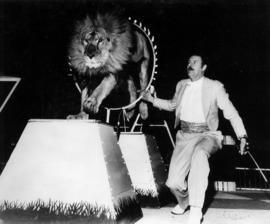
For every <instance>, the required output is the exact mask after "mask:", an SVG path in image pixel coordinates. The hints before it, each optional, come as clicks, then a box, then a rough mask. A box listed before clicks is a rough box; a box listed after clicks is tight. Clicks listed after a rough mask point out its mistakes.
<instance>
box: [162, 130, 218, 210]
mask: <svg viewBox="0 0 270 224" xmlns="http://www.w3.org/2000/svg"><path fill="white" fill-rule="evenodd" d="M219 148H221V132H205V133H183V132H182V131H181V130H180V131H178V132H177V135H176V146H175V149H174V152H173V155H172V158H171V162H170V167H169V174H168V179H167V182H166V185H167V186H168V187H169V188H170V189H171V191H172V193H173V194H174V195H175V197H176V199H177V201H178V203H179V205H180V207H181V208H183V209H185V208H186V207H187V206H188V205H190V206H195V207H200V208H202V207H203V204H204V199H205V192H206V189H207V186H208V175H209V172H210V168H209V162H208V158H209V157H210V156H211V155H212V154H213V153H215V152H216V151H217V150H218V149H219Z"/></svg>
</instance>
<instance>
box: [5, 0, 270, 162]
mask: <svg viewBox="0 0 270 224" xmlns="http://www.w3.org/2000/svg"><path fill="white" fill-rule="evenodd" d="M99 2H102V1H99ZM103 2H104V4H106V3H108V2H109V3H110V4H113V5H119V6H121V7H123V8H124V9H125V13H126V15H127V17H129V16H130V17H132V18H136V19H138V20H140V21H141V22H142V23H143V24H144V25H145V26H146V27H148V28H149V29H150V30H151V33H152V34H153V35H154V36H155V43H156V45H157V47H158V50H157V51H158V65H159V67H158V73H157V75H156V81H155V83H154V85H155V87H156V90H157V92H158V97H161V98H170V97H172V95H173V93H174V90H175V85H176V82H177V81H178V80H179V79H182V78H185V77H186V72H185V68H186V63H187V59H188V57H189V56H190V55H191V54H192V53H193V52H194V51H195V52H197V51H199V52H203V54H204V55H205V56H207V64H208V69H207V76H208V77H210V78H213V79H218V80H220V81H221V82H223V83H224V85H225V87H226V89H227V91H228V92H229V94H230V98H231V100H232V101H233V103H234V105H235V106H236V108H237V109H238V111H239V113H240V115H241V117H242V118H243V120H244V123H245V126H246V129H247V132H248V135H249V138H250V141H251V143H252V148H253V149H254V151H256V152H255V154H257V156H258V157H259V159H260V163H261V164H262V166H264V167H270V161H269V156H270V135H269V126H270V114H269V112H270V110H269V108H270V91H269V88H270V78H269V76H270V63H269V58H270V39H269V34H270V2H269V1H267V0H265V1H263V0H258V1H255V0H253V1H252V0H242V1H240V0H236V1H231V2H229V1H225V0H221V1H218V0H212V1H211V0H178V1H176V0H166V1H165V0H156V1H154V0H135V1H131V0H129V1H124V0H123V1H109V0H107V1H103ZM268 2H269V3H268ZM95 5H96V2H95V1H82V0H81V1H75V0H74V1H60V0H59V1H41V0H39V1H37V0H36V1H0V74H1V75H6V76H17V77H21V78H22V81H21V83H20V84H19V86H18V88H17V89H16V90H15V92H14V94H13V95H12V97H11V99H10V101H9V102H8V104H7V105H6V107H5V109H4V110H3V111H2V113H1V114H0V156H1V158H0V161H2V162H5V161H7V159H8V158H9V155H10V153H11V152H12V150H13V148H14V146H15V144H16V142H17V141H18V139H19V137H20V135H21V132H22V131H23V129H24V127H25V125H26V123H27V121H28V120H29V119H32V118H41V119H45V118H46V119H56V118H59V119H64V118H65V117H66V115H68V114H74V113H77V112H78V111H79V101H80V95H79V93H78V91H77V90H76V88H75V85H74V83H73V80H72V78H71V77H69V76H68V75H67V74H68V73H69V71H68V66H67V54H66V51H67V43H68V41H69V37H70V33H71V30H72V24H73V21H74V19H75V18H76V17H77V16H78V15H80V14H82V13H83V12H84V11H85V9H91V7H94V6H95ZM0 88H1V86H0ZM152 113H153V116H155V118H156V119H157V120H161V121H162V120H163V119H166V120H167V121H168V123H169V125H170V127H172V123H173V119H174V116H173V113H169V112H162V111H158V110H153V111H152ZM220 128H221V130H222V131H223V132H224V133H225V134H231V135H233V131H232V129H231V127H230V124H229V122H227V121H224V120H221V124H220ZM168 148H169V146H168ZM166 150H169V149H165V151H166Z"/></svg>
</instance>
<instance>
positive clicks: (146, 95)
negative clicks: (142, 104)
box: [142, 90, 154, 103]
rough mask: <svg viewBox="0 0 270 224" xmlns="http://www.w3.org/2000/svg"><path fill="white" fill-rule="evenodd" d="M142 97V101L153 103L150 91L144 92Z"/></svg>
mask: <svg viewBox="0 0 270 224" xmlns="http://www.w3.org/2000/svg"><path fill="white" fill-rule="evenodd" d="M142 95H143V97H142V99H143V100H145V101H147V102H150V103H153V102H154V97H153V96H152V94H151V91H150V90H147V91H144V92H143V94H142Z"/></svg>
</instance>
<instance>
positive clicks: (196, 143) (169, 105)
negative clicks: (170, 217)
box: [144, 55, 247, 224]
mask: <svg viewBox="0 0 270 224" xmlns="http://www.w3.org/2000/svg"><path fill="white" fill-rule="evenodd" d="M206 67H207V65H206V64H204V62H203V60H202V57H201V56H199V55H193V56H191V57H190V58H189V61H188V65H187V73H188V76H189V79H184V80H181V81H179V82H178V83H177V86H176V91H175V94H174V97H173V98H172V99H171V100H164V99H159V98H155V97H153V96H152V95H151V94H150V92H146V93H145V95H144V100H146V101H148V102H151V103H152V104H153V106H154V107H158V108H160V109H163V110H167V111H175V128H177V130H178V131H177V135H176V146H175V149H174V152H173V155H172V158H171V162H170V168H169V175H168V179H167V182H166V185H167V186H168V187H169V188H170V190H171V192H172V193H173V194H174V195H175V197H176V199H177V201H178V204H177V205H176V207H175V208H174V209H173V210H172V213H173V214H183V213H184V212H185V210H186V209H187V207H188V206H190V215H189V220H188V223H189V224H199V223H200V222H201V219H202V207H203V204H204V198H205V191H206V189H207V186H208V174H209V172H210V169H209V163H208V159H209V157H210V156H211V155H212V154H213V153H215V152H216V151H217V150H218V149H220V148H221V144H222V139H223V136H222V134H221V132H220V131H217V128H218V122H219V120H218V109H221V110H223V115H224V117H225V118H226V119H228V120H229V121H230V122H231V125H232V127H233V129H234V131H235V133H236V135H237V137H238V139H239V140H240V154H241V155H243V154H245V145H246V144H247V141H246V140H247V133H246V130H245V127H244V125H243V122H242V119H241V118H240V116H239V114H238V112H237V110H236V109H235V107H234V106H233V104H232V103H231V101H230V100H229V95H228V94H227V93H226V91H225V89H224V87H223V85H222V83H220V82H219V81H216V80H211V79H209V78H206V77H205V76H204V73H205V70H206ZM186 177H188V178H186Z"/></svg>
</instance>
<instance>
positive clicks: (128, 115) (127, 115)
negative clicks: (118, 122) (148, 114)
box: [126, 110, 135, 121]
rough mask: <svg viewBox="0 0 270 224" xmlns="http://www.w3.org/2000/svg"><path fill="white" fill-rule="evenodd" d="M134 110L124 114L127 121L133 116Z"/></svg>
mask: <svg viewBox="0 0 270 224" xmlns="http://www.w3.org/2000/svg"><path fill="white" fill-rule="evenodd" d="M134 112H135V111H134V110H129V111H127V112H126V118H127V120H128V121H129V120H130V119H131V118H132V117H133V116H134Z"/></svg>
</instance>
